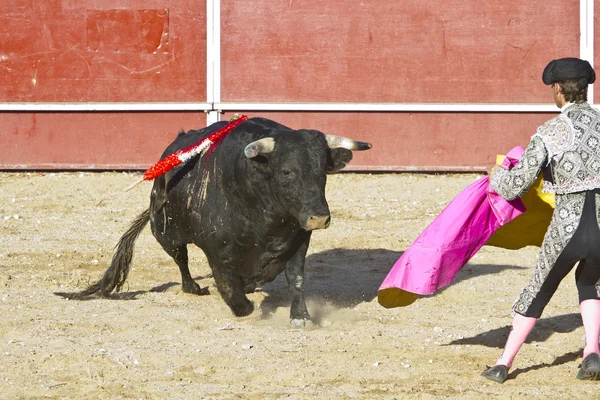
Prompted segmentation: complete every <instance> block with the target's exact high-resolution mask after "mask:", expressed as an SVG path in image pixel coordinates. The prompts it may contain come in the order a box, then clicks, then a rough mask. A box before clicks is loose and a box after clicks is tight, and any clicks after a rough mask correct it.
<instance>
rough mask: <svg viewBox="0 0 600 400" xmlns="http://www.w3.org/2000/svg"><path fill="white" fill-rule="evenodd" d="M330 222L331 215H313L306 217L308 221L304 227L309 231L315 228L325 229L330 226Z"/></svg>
mask: <svg viewBox="0 0 600 400" xmlns="http://www.w3.org/2000/svg"><path fill="white" fill-rule="evenodd" d="M330 222H331V216H330V215H311V216H309V217H308V218H307V219H306V222H305V223H304V229H306V230H307V231H312V230H315V229H325V228H327V227H329V223H330Z"/></svg>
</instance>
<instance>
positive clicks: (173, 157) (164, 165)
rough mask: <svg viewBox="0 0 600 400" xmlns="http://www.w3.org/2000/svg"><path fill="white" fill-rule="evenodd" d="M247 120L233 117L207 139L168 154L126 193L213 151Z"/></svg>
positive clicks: (242, 117)
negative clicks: (198, 156)
mask: <svg viewBox="0 0 600 400" xmlns="http://www.w3.org/2000/svg"><path fill="white" fill-rule="evenodd" d="M247 119H248V117H247V116H245V115H242V116H241V117H237V118H236V117H234V118H232V119H231V121H230V122H229V123H228V124H227V125H225V126H224V127H223V128H221V129H219V130H218V131H216V132H214V133H212V134H210V135H209V136H208V137H206V138H204V139H202V140H201V141H199V142H198V143H195V144H193V145H191V146H188V147H186V148H185V149H181V150H177V151H176V152H175V153H172V154H169V155H168V156H167V157H165V158H163V159H162V160H160V161H159V162H157V163H156V164H154V165H153V166H152V167H150V168H148V169H147V170H146V172H144V176H143V177H142V178H140V180H138V181H137V182H135V183H134V184H133V185H131V186H129V187H128V188H127V189H126V191H128V190H130V189H132V188H133V187H135V186H137V185H138V184H140V183H141V182H143V181H150V180H152V179H155V178H158V177H159V176H161V175H164V174H166V173H167V172H168V171H170V170H172V169H173V168H175V167H177V166H178V165H180V164H183V163H185V162H188V161H189V160H190V159H192V158H193V157H195V156H197V155H199V154H202V153H205V152H209V151H210V152H212V151H214V150H215V149H216V147H217V146H218V144H219V143H220V142H221V141H222V140H223V139H224V138H225V136H227V135H228V134H229V132H231V131H232V130H233V129H234V128H235V127H236V126H238V125H239V124H241V123H242V122H244V121H246V120H247Z"/></svg>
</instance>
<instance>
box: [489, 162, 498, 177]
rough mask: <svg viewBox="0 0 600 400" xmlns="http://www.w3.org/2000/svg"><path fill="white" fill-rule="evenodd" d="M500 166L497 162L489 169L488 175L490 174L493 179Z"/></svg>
mask: <svg viewBox="0 0 600 400" xmlns="http://www.w3.org/2000/svg"><path fill="white" fill-rule="evenodd" d="M498 167H500V166H499V165H498V164H496V165H494V166H493V167H492V168H490V170H489V171H488V175H489V176H490V179H492V176H493V175H494V173H495V172H496V170H497V169H498Z"/></svg>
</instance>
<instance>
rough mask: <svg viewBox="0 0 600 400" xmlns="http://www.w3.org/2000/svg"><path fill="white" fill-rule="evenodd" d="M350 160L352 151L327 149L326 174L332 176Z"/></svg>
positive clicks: (337, 148)
mask: <svg viewBox="0 0 600 400" xmlns="http://www.w3.org/2000/svg"><path fill="white" fill-rule="evenodd" d="M350 160H352V151H350V150H347V149H344V148H342V147H336V148H333V149H329V151H328V152H327V173H328V174H334V173H336V172H338V171H339V170H341V169H342V168H344V167H345V166H346V164H348V163H349V162H350Z"/></svg>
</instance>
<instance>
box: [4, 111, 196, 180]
mask: <svg viewBox="0 0 600 400" xmlns="http://www.w3.org/2000/svg"><path fill="white" fill-rule="evenodd" d="M204 126H206V115H205V114H204V113H203V112H201V113H194V112H185V113H154V112H137V113H107V112H100V113H59V114H57V113H5V114H2V113H0V138H2V149H0V151H1V153H0V154H1V157H0V169H145V168H148V167H149V166H150V165H152V164H154V163H155V162H156V161H158V160H159V158H160V156H161V155H162V153H163V151H164V150H165V148H166V147H167V146H168V145H169V144H170V143H171V142H172V141H173V140H175V138H176V137H177V134H178V132H179V130H181V129H183V130H185V131H187V130H190V129H199V128H202V127H204Z"/></svg>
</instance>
